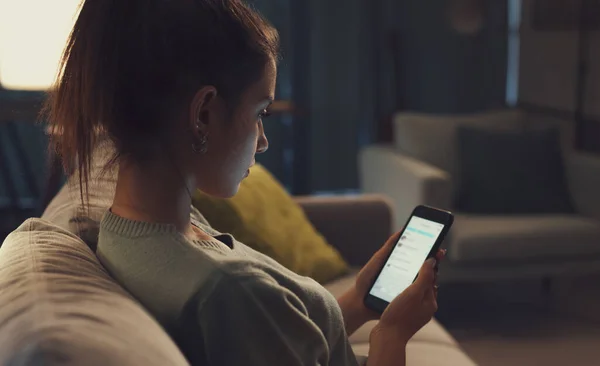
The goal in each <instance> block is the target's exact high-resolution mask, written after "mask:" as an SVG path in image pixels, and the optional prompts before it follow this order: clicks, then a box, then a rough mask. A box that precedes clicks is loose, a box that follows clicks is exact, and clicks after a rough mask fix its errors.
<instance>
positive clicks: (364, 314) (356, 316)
mask: <svg viewBox="0 0 600 366" xmlns="http://www.w3.org/2000/svg"><path fill="white" fill-rule="evenodd" d="M400 234H401V233H400V232H398V233H396V234H394V235H392V236H391V237H390V238H389V239H388V240H387V241H386V242H385V244H384V245H383V246H382V247H381V249H379V250H378V251H377V252H376V253H375V254H374V255H373V257H371V259H370V260H369V262H368V263H367V264H366V265H365V266H364V267H363V268H362V269H361V271H360V272H359V273H358V276H357V277H356V282H355V284H354V287H352V288H351V289H349V290H348V292H346V293H345V294H344V295H342V296H341V297H340V298H339V299H338V303H339V304H340V307H341V308H342V312H343V313H344V321H345V324H346V331H347V332H348V334H352V333H353V332H354V331H355V330H357V329H358V328H360V327H361V326H362V325H363V324H364V323H366V322H367V321H370V320H377V319H379V317H380V315H379V314H378V313H376V312H374V311H372V310H370V309H368V308H367V307H366V306H365V305H364V301H363V300H364V298H365V296H366V295H367V292H368V291H369V289H370V287H371V285H372V284H373V281H375V276H377V274H378V273H379V270H380V269H381V268H382V267H383V265H384V264H385V260H386V259H387V257H388V255H389V253H390V252H391V251H392V250H393V249H394V246H395V245H396V243H397V242H398V240H399V239H400ZM444 256H445V251H444V250H440V251H439V252H438V253H437V255H436V259H437V262H438V263H439V262H440V261H441V260H443V259H444Z"/></svg>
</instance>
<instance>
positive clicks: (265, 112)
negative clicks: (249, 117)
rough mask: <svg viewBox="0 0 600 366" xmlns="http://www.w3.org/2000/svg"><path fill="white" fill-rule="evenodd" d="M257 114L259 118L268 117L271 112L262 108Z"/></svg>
mask: <svg viewBox="0 0 600 366" xmlns="http://www.w3.org/2000/svg"><path fill="white" fill-rule="evenodd" d="M258 116H259V117H260V118H261V119H265V118H269V117H270V116H271V112H269V111H268V110H266V109H264V110H263V111H262V112H260V114H259V115H258Z"/></svg>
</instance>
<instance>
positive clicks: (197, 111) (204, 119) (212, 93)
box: [189, 86, 217, 138]
mask: <svg viewBox="0 0 600 366" xmlns="http://www.w3.org/2000/svg"><path fill="white" fill-rule="evenodd" d="M216 99H217V89H216V88H215V87H214V86H204V87H202V89H200V90H198V92H197V93H196V94H195V95H194V98H193V99H192V103H191V105H190V117H189V127H190V130H191V131H192V133H193V134H194V136H195V137H197V138H202V137H205V136H206V135H207V134H208V128H209V126H210V125H211V124H212V123H214V122H215V121H213V120H214V119H215V118H216V116H217V110H216V108H217V106H216V103H215V101H216Z"/></svg>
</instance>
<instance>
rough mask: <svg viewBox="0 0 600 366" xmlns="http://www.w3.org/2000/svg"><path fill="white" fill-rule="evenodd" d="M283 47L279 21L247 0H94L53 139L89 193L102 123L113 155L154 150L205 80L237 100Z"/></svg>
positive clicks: (60, 98)
mask: <svg viewBox="0 0 600 366" xmlns="http://www.w3.org/2000/svg"><path fill="white" fill-rule="evenodd" d="M278 54H279V37H278V34H277V31H276V30H275V29H274V28H273V27H272V26H271V25H270V24H269V23H268V22H267V21H266V20H265V19H264V18H263V17H262V16H261V15H260V14H259V13H258V12H256V11H255V10H253V9H252V8H251V7H250V6H248V5H247V4H245V3H244V2H243V1H242V0H85V1H84V2H83V5H82V7H81V9H80V13H79V16H78V18H77V21H76V23H75V26H74V28H73V30H72V32H71V35H70V37H69V40H68V42H67V45H66V48H65V52H64V55H63V57H62V62H61V68H60V72H59V75H58V80H57V84H56V86H55V88H54V89H53V90H52V91H51V92H50V93H49V97H48V100H47V103H46V106H45V109H44V111H43V117H44V118H46V119H47V121H48V123H49V124H50V129H51V131H52V133H51V136H52V140H51V147H52V148H54V149H55V150H56V152H57V153H58V154H59V156H60V157H61V159H62V161H63V165H64V168H65V172H66V173H67V174H69V175H71V174H74V173H76V172H78V173H79V182H80V184H81V189H82V199H83V195H84V193H83V190H84V188H85V189H87V181H88V177H89V173H90V167H91V159H92V153H93V150H94V148H95V145H96V142H97V137H98V132H100V131H102V133H103V134H106V135H108V137H109V138H110V139H111V140H112V142H113V143H114V145H115V151H116V153H115V156H114V157H113V159H112V160H111V161H113V162H114V161H116V160H117V159H118V158H120V157H123V156H127V157H131V158H133V159H139V160H144V159H147V158H149V157H151V156H152V154H156V153H157V150H158V149H157V146H160V145H161V141H157V140H158V139H160V138H161V136H165V135H168V134H169V132H168V131H170V128H171V127H172V118H173V117H174V114H175V113H176V112H178V111H182V110H183V109H182V107H184V106H186V105H189V103H190V101H191V98H192V97H193V95H194V94H195V92H196V91H198V90H199V89H200V88H201V87H202V86H205V85H213V86H215V87H216V88H217V90H218V92H219V95H220V96H222V97H223V98H224V99H225V100H226V102H227V103H228V105H230V106H231V107H232V108H234V106H235V105H236V103H237V101H238V98H239V97H240V95H241V93H242V92H243V91H244V90H245V89H246V88H247V87H248V86H250V85H251V84H253V83H255V82H256V81H258V80H259V79H260V78H261V77H262V75H263V70H264V67H265V65H266V64H267V62H269V60H273V61H276V60H277V59H278V57H279V56H278ZM170 119H171V120H170ZM162 138H163V139H164V137H162Z"/></svg>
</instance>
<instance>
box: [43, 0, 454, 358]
mask: <svg viewBox="0 0 600 366" xmlns="http://www.w3.org/2000/svg"><path fill="white" fill-rule="evenodd" d="M278 48H279V42H278V35H277V32H276V30H275V29H273V28H272V27H271V26H270V25H269V24H268V23H267V22H266V21H265V19H263V18H262V17H261V16H260V15H259V14H257V13H256V12H255V11H254V10H252V8H250V7H249V6H247V5H246V4H244V3H243V2H242V1H241V0H127V1H123V0H86V1H84V3H83V6H82V8H81V12H80V14H79V17H78V19H77V22H76V24H75V27H74V29H73V32H72V34H71V37H70V39H69V42H68V45H67V48H66V51H65V54H64V58H63V64H62V69H61V70H62V71H61V73H60V75H59V80H58V83H57V86H56V88H55V90H54V91H53V92H52V93H51V95H50V98H49V101H48V105H47V115H48V118H49V121H50V123H51V126H52V127H53V128H54V129H55V130H56V132H57V133H55V134H54V136H55V141H54V143H55V144H56V148H57V149H58V150H59V152H60V153H61V156H62V158H63V160H64V163H65V168H66V170H67V173H69V174H79V179H80V180H81V182H82V183H83V184H82V199H84V200H85V196H86V193H87V192H86V188H85V187H86V186H87V180H88V178H89V177H88V172H89V170H90V165H91V156H92V151H93V150H94V148H95V147H96V144H97V142H98V134H99V133H101V134H103V135H104V136H107V137H108V138H109V139H110V140H111V142H112V144H113V145H114V148H115V151H116V154H115V156H114V159H113V160H112V161H113V162H114V163H118V183H117V187H116V194H115V198H114V202H113V204H112V207H111V209H110V210H109V212H107V213H106V215H105V216H104V218H103V220H102V223H101V229H100V237H99V243H98V250H97V251H98V253H97V254H98V257H99V258H100V260H101V261H102V263H103V264H104V266H105V267H106V268H107V269H108V271H109V272H110V273H111V274H112V275H113V277H114V278H115V279H116V280H118V281H119V282H120V283H121V284H122V285H123V286H124V287H125V288H126V289H128V290H129V291H130V292H131V293H132V294H133V295H134V296H135V297H136V298H137V299H138V300H139V301H140V302H141V303H142V304H143V305H144V306H145V307H146V308H147V309H148V310H149V311H150V312H151V313H152V314H153V315H154V316H155V317H156V319H158V320H159V321H160V322H161V324H162V325H163V326H164V327H165V329H166V330H167V331H168V332H169V333H170V334H171V336H172V337H173V338H174V339H175V341H176V342H177V343H178V345H179V346H180V348H181V349H182V351H183V352H184V354H185V355H186V357H187V358H188V359H189V360H190V362H191V363H192V364H202V365H205V364H206V365H289V366H293V365H355V364H356V363H357V360H356V357H355V356H354V354H353V353H352V350H351V348H350V345H349V342H348V335H349V334H352V332H354V331H355V330H356V329H358V328H359V327H360V326H361V325H362V324H364V323H365V322H366V321H369V320H373V319H377V318H379V316H378V315H377V314H374V313H372V312H371V311H369V310H368V309H366V308H365V307H364V306H363V302H362V298H363V296H364V295H365V293H366V291H367V289H368V286H369V284H370V283H371V281H372V280H373V277H374V275H375V273H376V272H377V270H378V269H379V268H380V266H382V265H383V260H384V258H385V256H386V253H388V252H389V251H390V250H391V249H392V247H393V245H394V243H395V242H396V240H397V237H392V238H390V240H389V241H388V242H387V243H386V244H385V245H384V246H383V247H382V249H381V250H380V251H379V252H378V253H376V254H375V256H374V257H373V258H372V259H371V261H370V262H369V263H368V264H367V265H366V266H365V268H364V269H363V270H362V271H361V273H360V275H359V276H358V279H357V281H356V284H355V286H354V287H353V288H351V289H350V290H349V291H348V292H347V293H346V294H345V295H344V296H342V297H341V298H340V299H337V300H336V299H335V298H333V297H332V296H331V295H330V294H329V293H328V292H327V291H326V290H325V289H324V288H323V287H321V286H320V285H318V284H317V283H316V282H315V281H313V280H311V279H309V278H305V277H301V276H298V275H296V274H294V273H292V272H290V271H288V270H287V269H285V268H283V267H282V266H281V265H279V264H278V263H276V262H275V261H273V260H271V259H270V258H268V257H265V256H264V255H261V254H259V253H257V252H255V251H253V250H252V249H250V248H248V247H246V246H245V245H244V244H242V243H240V242H237V241H236V240H235V239H234V238H232V237H230V236H228V235H224V234H220V233H218V232H216V231H215V230H213V229H212V228H211V227H210V226H209V225H208V223H207V222H206V221H205V220H204V219H203V218H202V216H201V215H200V214H199V213H198V212H197V211H195V210H194V209H192V208H191V198H190V196H191V192H192V191H194V190H195V189H201V190H203V191H204V192H206V193H208V194H211V195H214V196H219V197H230V196H232V195H234V194H235V193H236V192H237V190H238V187H239V184H240V181H241V180H242V179H244V177H246V176H247V174H248V169H249V168H250V167H251V166H252V164H254V156H255V154H257V153H262V152H264V151H266V150H267V147H268V142H267V138H266V137H265V135H264V130H263V118H265V117H267V116H268V107H269V105H270V103H271V102H272V101H273V99H274V94H275V78H276V73H277V61H278V57H279V56H278ZM441 257H443V254H442V253H440V255H439V256H438V260H439V259H441ZM435 262H436V261H435V260H430V261H428V262H427V263H426V264H425V265H424V266H423V268H422V269H421V272H420V275H419V278H418V280H417V281H416V282H415V283H414V284H413V285H412V286H411V287H410V288H409V289H408V290H406V291H405V292H404V293H402V294H401V295H400V296H399V297H398V298H397V299H395V300H394V301H393V302H392V303H391V305H390V306H389V307H388V309H387V310H386V312H385V313H384V314H383V315H382V316H381V319H380V321H379V323H378V325H377V326H376V327H375V329H374V330H373V331H372V334H371V340H370V343H371V344H370V355H369V361H368V364H369V365H381V366H383V365H403V364H404V362H405V361H404V359H405V354H404V353H405V345H406V343H407V342H408V340H409V339H410V338H411V337H412V336H413V335H414V333H415V332H416V331H417V330H419V329H420V328H421V327H422V326H423V325H425V324H426V323H427V322H428V321H429V320H430V319H431V317H432V315H433V313H434V312H435V310H436V307H437V305H436V291H435V275H434V266H435Z"/></svg>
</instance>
